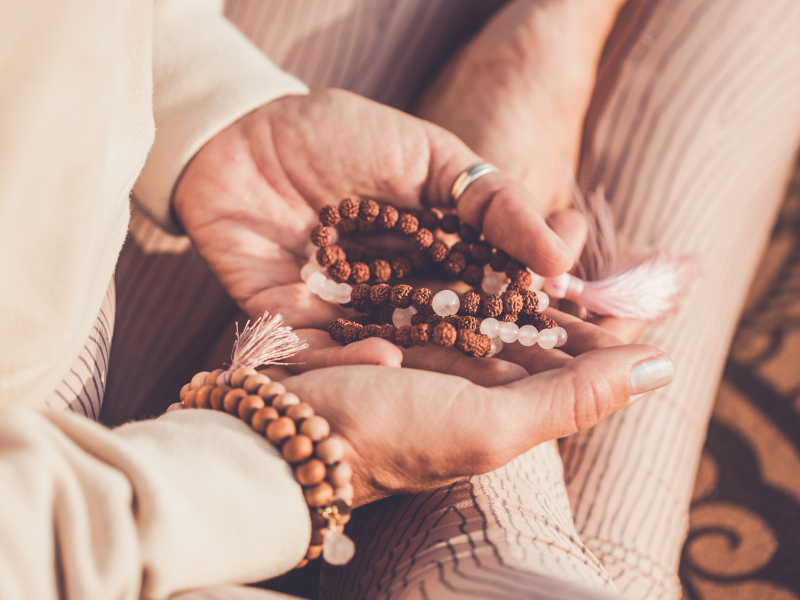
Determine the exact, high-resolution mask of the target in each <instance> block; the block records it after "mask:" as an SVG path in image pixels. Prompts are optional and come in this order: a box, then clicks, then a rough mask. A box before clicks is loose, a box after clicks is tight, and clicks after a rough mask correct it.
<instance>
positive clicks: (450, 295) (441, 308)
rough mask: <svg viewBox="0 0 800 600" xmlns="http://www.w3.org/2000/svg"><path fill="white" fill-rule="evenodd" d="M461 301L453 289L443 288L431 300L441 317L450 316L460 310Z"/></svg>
mask: <svg viewBox="0 0 800 600" xmlns="http://www.w3.org/2000/svg"><path fill="white" fill-rule="evenodd" d="M460 305H461V302H460V301H459V299H458V294H456V293H455V292H454V291H452V290H442V291H441V292H439V293H437V294H436V295H435V296H434V297H433V300H432V301H431V308H433V312H435V313H436V314H437V315H439V316H440V317H450V316H452V315H454V314H456V313H457V312H458V309H459V307H460Z"/></svg>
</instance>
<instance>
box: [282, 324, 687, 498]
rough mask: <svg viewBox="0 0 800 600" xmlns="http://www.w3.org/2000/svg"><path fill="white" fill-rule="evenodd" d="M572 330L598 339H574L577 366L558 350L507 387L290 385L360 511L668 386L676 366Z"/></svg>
mask: <svg viewBox="0 0 800 600" xmlns="http://www.w3.org/2000/svg"><path fill="white" fill-rule="evenodd" d="M568 326H569V327H574V326H577V327H581V328H588V329H591V330H592V331H584V332H583V333H585V334H586V335H582V336H580V335H578V336H573V335H571V336H570V339H571V340H573V347H571V348H570V347H567V346H565V348H567V349H568V350H570V351H571V352H572V353H574V354H575V355H576V358H570V357H569V356H568V355H566V354H563V353H561V352H559V351H551V352H552V353H553V354H552V356H553V357H554V359H555V360H554V361H553V362H552V363H551V364H549V365H541V368H543V369H546V370H543V371H541V372H538V373H537V374H535V375H532V376H529V377H525V378H523V379H518V380H516V381H514V382H513V383H509V384H506V385H503V386H501V387H493V388H484V387H479V386H477V385H474V384H472V383H470V382H469V381H467V380H465V379H462V378H460V377H453V376H450V375H442V374H437V373H431V372H423V371H416V370H413V369H389V368H385V367H374V366H348V367H336V368H329V369H318V370H313V371H309V372H307V373H303V374H302V375H297V376H292V377H289V378H286V379H283V384H284V385H285V386H286V387H287V388H288V389H289V390H291V391H293V392H295V393H297V394H298V395H299V396H300V397H301V398H302V399H303V400H304V401H306V402H308V403H309V404H311V405H312V406H313V407H314V409H315V410H316V411H317V413H319V414H320V415H322V416H324V417H325V418H327V419H328V421H329V422H330V424H331V428H332V431H333V432H334V433H335V434H337V435H338V436H339V437H340V438H342V439H343V441H344V442H345V448H346V459H347V460H348V461H349V462H350V464H351V465H352V467H353V470H354V476H353V487H354V490H355V498H354V501H355V504H356V505H361V504H365V503H367V502H370V501H372V500H376V499H378V498H381V497H384V496H387V495H390V494H395V493H408V492H419V491H424V490H431V489H435V488H438V487H441V486H443V485H446V484H449V483H451V482H453V481H455V480H457V479H459V478H461V477H465V476H469V475H474V474H480V473H486V472H489V471H491V470H494V469H497V468H499V467H501V466H502V465H504V464H506V463H507V462H508V461H510V460H511V459H513V458H514V457H515V456H518V455H519V454H521V453H522V452H525V451H526V450H528V449H530V448H532V447H533V446H535V445H537V444H539V443H542V442H544V441H547V440H551V439H555V438H558V437H561V436H564V435H568V434H571V433H574V432H575V431H578V430H581V429H586V428H589V427H593V426H594V425H596V424H597V423H598V422H599V421H600V420H602V419H603V418H604V417H606V416H607V415H609V414H610V413H612V412H613V411H615V410H618V409H620V408H623V407H624V406H627V405H628V404H630V403H631V402H632V401H635V400H637V399H638V398H639V397H640V395H641V394H643V393H644V392H647V391H650V390H652V389H655V388H657V387H661V386H663V385H666V384H667V383H669V382H670V381H671V379H672V373H673V371H672V363H671V362H670V361H669V358H668V357H666V356H665V355H664V354H662V353H661V352H660V351H659V350H657V349H656V348H653V347H650V346H625V345H619V344H620V342H619V340H616V339H614V338H613V336H611V335H610V334H609V333H607V332H604V331H603V330H601V329H599V328H597V327H594V326H592V325H589V324H586V323H580V322H571V323H570V324H568ZM514 345H515V346H516V345H517V344H514ZM598 348H599V349H598ZM525 350H528V349H525ZM558 355H560V356H558ZM478 360H480V359H478ZM484 360H485V359H484ZM645 363H646V366H645V367H644V372H646V371H647V370H648V369H647V366H656V367H657V368H655V369H650V373H651V377H650V378H649V379H648V378H642V376H641V374H642V373H643V371H642V368H641V367H638V365H643V364H645ZM635 366H637V367H636V368H635ZM632 368H633V370H632ZM273 375H274V374H273Z"/></svg>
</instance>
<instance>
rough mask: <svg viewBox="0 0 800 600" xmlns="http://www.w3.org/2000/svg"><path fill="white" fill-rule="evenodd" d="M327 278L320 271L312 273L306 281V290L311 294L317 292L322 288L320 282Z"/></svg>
mask: <svg viewBox="0 0 800 600" xmlns="http://www.w3.org/2000/svg"><path fill="white" fill-rule="evenodd" d="M327 280H328V278H327V277H325V275H323V274H322V273H320V272H317V273H312V274H311V275H310V276H309V278H308V281H306V286H308V291H309V292H311V293H312V294H319V291H320V289H322V284H323V283H325V282H326V281H327Z"/></svg>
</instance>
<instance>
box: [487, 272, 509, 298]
mask: <svg viewBox="0 0 800 600" xmlns="http://www.w3.org/2000/svg"><path fill="white" fill-rule="evenodd" d="M505 284H506V278H505V276H504V275H502V274H500V273H496V272H495V271H489V272H487V273H486V275H484V276H483V281H482V282H481V289H482V290H483V291H484V292H486V293H487V294H499V293H500V292H502V291H503V286H504V285H505Z"/></svg>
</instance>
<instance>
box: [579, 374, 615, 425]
mask: <svg viewBox="0 0 800 600" xmlns="http://www.w3.org/2000/svg"><path fill="white" fill-rule="evenodd" d="M571 388H572V399H571V401H572V425H573V427H574V428H575V431H583V430H586V429H591V428H592V427H594V426H595V425H597V424H598V423H599V422H600V421H602V420H603V418H604V417H605V416H606V415H607V414H608V413H609V404H610V403H609V401H608V399H609V398H610V397H611V395H612V390H611V386H610V385H609V382H608V381H607V380H606V378H604V377H602V376H599V375H597V374H593V376H590V377H586V376H585V375H584V376H578V374H577V373H573V376H572V378H571Z"/></svg>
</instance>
